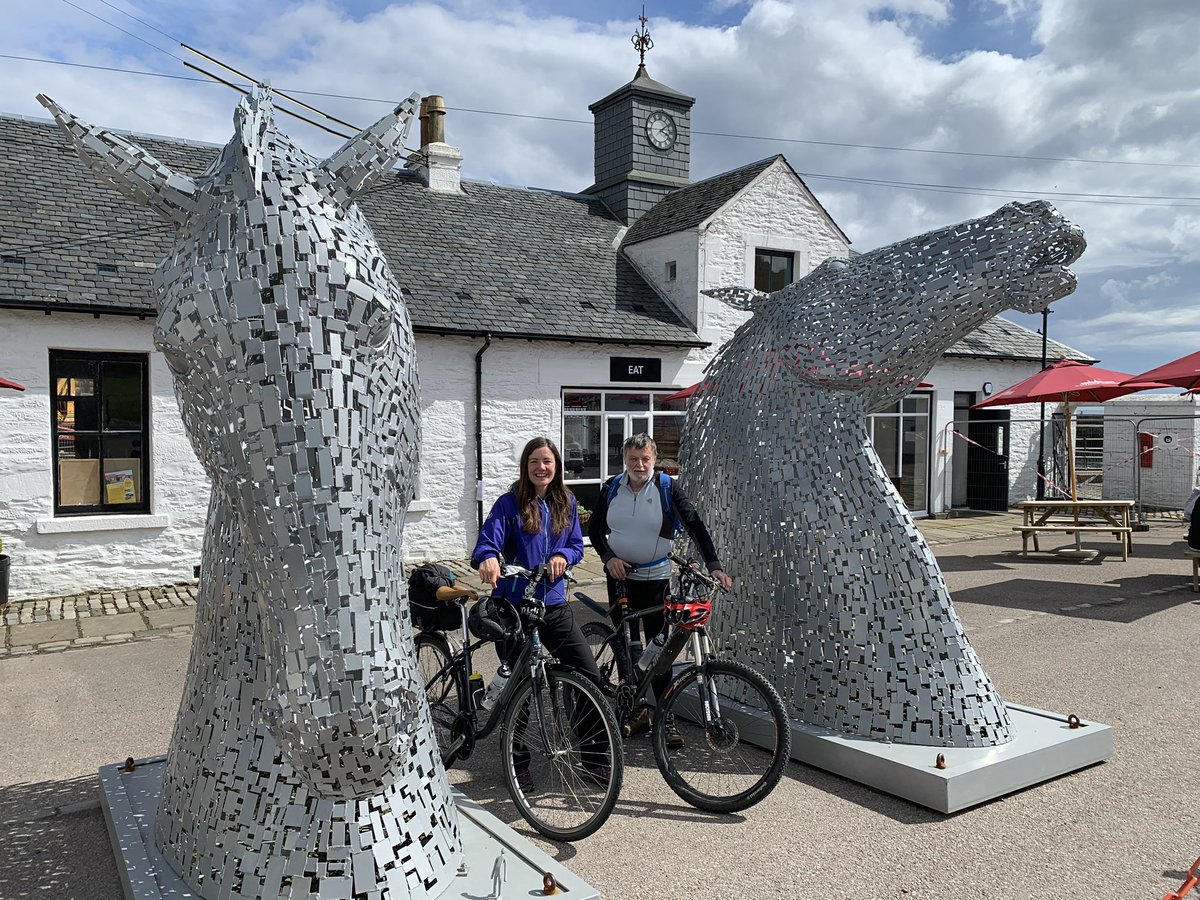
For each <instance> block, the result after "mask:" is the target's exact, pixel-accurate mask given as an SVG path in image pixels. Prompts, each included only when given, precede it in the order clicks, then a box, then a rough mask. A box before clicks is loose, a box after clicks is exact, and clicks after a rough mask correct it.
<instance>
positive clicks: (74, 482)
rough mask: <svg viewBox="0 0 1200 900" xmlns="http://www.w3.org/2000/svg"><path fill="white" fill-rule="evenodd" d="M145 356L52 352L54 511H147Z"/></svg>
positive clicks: (147, 409) (148, 389) (71, 513)
mask: <svg viewBox="0 0 1200 900" xmlns="http://www.w3.org/2000/svg"><path fill="white" fill-rule="evenodd" d="M148 367H149V357H148V356H147V355H145V354H138V353H83V352H78V351H73V350H71V351H68V350H51V351H50V385H51V391H52V394H53V396H52V397H51V401H52V402H51V413H50V435H51V440H52V442H53V452H54V512H55V514H56V515H77V514H83V513H89V514H94V513H130V512H148V511H149V510H150V496H149V493H150V492H149V484H150V381H149V377H148V375H149V369H148Z"/></svg>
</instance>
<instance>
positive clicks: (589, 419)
mask: <svg viewBox="0 0 1200 900" xmlns="http://www.w3.org/2000/svg"><path fill="white" fill-rule="evenodd" d="M563 470H564V471H563V478H565V479H567V480H568V481H569V480H571V479H575V478H599V477H600V417H599V416H563Z"/></svg>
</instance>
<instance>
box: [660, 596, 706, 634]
mask: <svg viewBox="0 0 1200 900" xmlns="http://www.w3.org/2000/svg"><path fill="white" fill-rule="evenodd" d="M664 613H665V614H666V618H667V621H668V622H670V623H671V624H672V625H674V626H675V627H677V628H680V629H682V630H684V631H691V630H692V629H693V628H699V627H700V626H702V625H707V624H708V617H709V616H710V615H711V614H712V600H710V599H709V598H708V597H691V598H688V599H680V600H668V601H667V603H666V607H665V609H664Z"/></svg>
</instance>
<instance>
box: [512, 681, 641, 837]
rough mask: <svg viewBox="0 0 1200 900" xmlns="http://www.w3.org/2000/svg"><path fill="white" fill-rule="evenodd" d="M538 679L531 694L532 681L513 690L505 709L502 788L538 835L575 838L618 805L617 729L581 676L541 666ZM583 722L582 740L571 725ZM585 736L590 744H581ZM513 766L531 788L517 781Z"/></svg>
mask: <svg viewBox="0 0 1200 900" xmlns="http://www.w3.org/2000/svg"><path fill="white" fill-rule="evenodd" d="M539 681H540V684H539V686H538V690H536V691H535V686H534V680H533V679H532V678H529V679H526V680H525V681H524V682H523V683H522V684H520V685H518V687H517V689H516V691H515V693H514V694H513V696H512V699H511V700H510V701H509V702H508V706H507V708H506V709H505V711H504V723H503V725H502V727H501V732H500V753H501V756H500V758H501V765H502V767H503V769H504V783H505V785H506V786H507V787H508V793H509V795H510V796H511V797H512V799H513V803H515V804H516V807H517V811H518V812H519V813H520V814H521V817H522V818H523V819H525V821H526V822H528V823H529V824H530V825H532V826H533V828H534V829H535V830H536V831H537V832H538V833H539V834H541V835H543V836H545V837H548V838H550V839H551V840H555V841H566V842H570V841H578V840H581V839H583V838H585V837H587V836H588V835H590V834H593V833H594V832H595V831H596V830H597V829H598V828H599V827H600V826H601V825H603V824H604V823H605V821H606V820H607V819H608V817H609V816H610V815H611V814H612V811H613V808H614V807H615V806H616V805H617V797H618V796H619V795H620V793H621V782H622V780H623V779H624V775H625V762H624V752H623V747H622V744H621V737H620V732H619V731H618V730H617V720H616V717H615V716H614V715H613V712H612V709H611V708H610V707H609V705H608V702H607V701H606V700H605V699H604V696H603V695H602V694H601V693H600V689H599V688H598V687H597V686H596V685H595V684H594V683H593V682H592V681H591V679H589V678H588V677H587V676H586V675H583V674H582V673H579V672H575V671H574V670H570V669H561V668H547V669H546V675H545V678H544V679H539ZM539 701H540V703H541V708H542V710H543V711H544V717H545V722H546V731H547V735H548V737H549V739H550V741H551V746H550V747H547V746H546V744H545V742H544V741H543V740H542V736H541V731H540V728H539V726H538V717H537V712H536V709H535V707H534V704H535V702H539ZM583 720H588V724H586V726H585V727H587V728H588V729H589V731H588V732H587V733H585V734H582V735H580V734H579V731H578V728H577V727H576V725H577V724H578V723H581V722H582V721H583ZM589 737H590V738H592V740H593V741H594V744H593V745H592V746H591V747H588V746H586V744H587V743H588V741H587V739H588V738H589ZM605 766H607V768H608V771H607V773H605V772H603V768H604V767H605ZM519 768H523V770H524V771H525V773H527V775H528V776H529V779H530V782H531V785H527V786H525V787H522V786H521V784H520V783H519V782H518V775H517V772H518V769H519ZM593 773H597V774H593Z"/></svg>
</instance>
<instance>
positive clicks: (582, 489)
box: [571, 484, 600, 534]
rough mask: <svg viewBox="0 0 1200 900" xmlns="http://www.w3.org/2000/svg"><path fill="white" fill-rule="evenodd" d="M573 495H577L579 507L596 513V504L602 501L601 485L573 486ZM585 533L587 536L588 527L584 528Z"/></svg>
mask: <svg viewBox="0 0 1200 900" xmlns="http://www.w3.org/2000/svg"><path fill="white" fill-rule="evenodd" d="M571 493H572V494H574V495H575V499H576V500H577V501H579V505H580V506H581V507H584V508H586V509H587V510H588V512H594V511H595V509H596V504H597V503H598V502H599V501H600V485H599V484H573V485H571ZM583 533H584V534H587V526H586V525H584V526H583Z"/></svg>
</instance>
